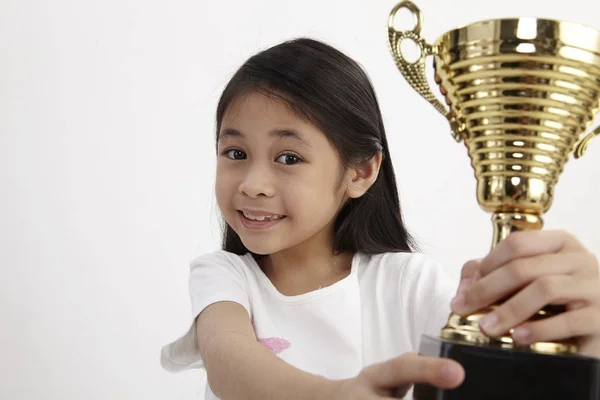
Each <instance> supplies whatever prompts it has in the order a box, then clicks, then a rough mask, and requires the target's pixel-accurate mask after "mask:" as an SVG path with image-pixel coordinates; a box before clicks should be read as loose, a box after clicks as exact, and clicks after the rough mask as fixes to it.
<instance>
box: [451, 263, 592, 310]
mask: <svg viewBox="0 0 600 400" xmlns="http://www.w3.org/2000/svg"><path fill="white" fill-rule="evenodd" d="M589 262H590V259H589V256H588V254H587V253H559V254H544V255H539V256H535V257H527V258H519V259H516V260H512V261H510V262H509V263H508V264H506V265H504V266H502V267H501V268H498V269H496V270H494V271H492V272H490V273H489V274H487V275H486V276H484V277H482V278H480V279H478V280H477V281H476V282H472V281H471V282H470V281H468V280H467V281H464V282H463V283H461V285H462V286H461V288H460V289H459V292H460V293H457V297H456V298H455V299H454V300H453V301H452V310H453V311H454V312H455V313H457V314H460V315H466V314H469V313H472V312H474V311H477V310H480V309H482V308H483V307H486V306H488V305H490V304H492V303H494V302H496V301H498V300H501V299H504V298H506V297H507V296H509V295H511V294H513V293H514V292H515V291H517V290H519V289H521V288H523V287H524V286H526V285H528V284H529V283H531V282H533V281H535V280H536V279H540V278H541V277H544V276H552V275H570V274H574V273H576V272H579V271H583V272H582V273H580V274H579V273H578V277H579V278H580V279H586V278H587V277H589V278H594V275H593V274H592V273H588V272H587V270H586V268H585V266H586V265H587V264H588V263H589ZM465 284H466V286H465Z"/></svg>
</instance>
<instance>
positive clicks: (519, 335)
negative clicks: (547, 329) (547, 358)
mask: <svg viewBox="0 0 600 400" xmlns="http://www.w3.org/2000/svg"><path fill="white" fill-rule="evenodd" d="M530 336H531V331H530V330H529V329H527V328H525V327H523V326H520V327H518V328H515V330H513V333H512V337H513V339H514V340H516V341H517V342H520V343H527V342H529V337H530Z"/></svg>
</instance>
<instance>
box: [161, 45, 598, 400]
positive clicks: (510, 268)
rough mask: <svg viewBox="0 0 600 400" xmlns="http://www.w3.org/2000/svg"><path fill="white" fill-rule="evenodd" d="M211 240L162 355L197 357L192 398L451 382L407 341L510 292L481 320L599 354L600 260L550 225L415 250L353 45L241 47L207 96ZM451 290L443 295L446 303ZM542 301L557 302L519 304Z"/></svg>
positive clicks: (452, 377) (446, 368)
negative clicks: (449, 250) (213, 215)
mask: <svg viewBox="0 0 600 400" xmlns="http://www.w3.org/2000/svg"><path fill="white" fill-rule="evenodd" d="M216 147H217V152H218V159H217V178H216V196H217V202H218V205H219V208H220V211H221V213H222V215H223V218H224V220H225V230H224V237H223V250H222V251H217V252H214V253H211V254H207V255H204V256H201V257H198V258H196V259H195V260H194V261H193V262H192V264H191V272H190V280H189V284H190V295H191V301H192V308H193V321H194V322H193V324H192V326H191V328H190V330H189V331H188V332H187V334H186V335H185V336H183V337H182V338H180V339H179V340H177V341H175V342H174V343H171V344H170V345H168V346H165V348H164V349H163V353H162V364H163V366H164V367H165V368H166V369H168V370H170V371H181V370H184V369H189V368H205V369H206V371H207V376H208V386H207V390H206V399H207V400H210V399H217V398H221V399H227V400H228V399H261V400H262V399H340V400H341V399H345V400H347V399H380V398H390V397H393V396H397V397H403V396H404V395H407V394H408V395H409V396H410V391H411V390H410V385H411V384H412V383H414V382H428V383H430V384H433V385H436V386H438V387H443V388H452V387H456V386H458V385H460V383H461V382H462V380H463V378H464V371H463V370H462V368H461V366H460V365H459V364H458V363H456V362H454V361H452V360H448V359H440V358H429V357H423V356H419V355H417V354H416V353H415V351H417V350H418V346H419V341H420V338H421V335H423V334H430V335H433V336H439V332H440V329H441V328H442V326H443V325H444V324H445V323H446V321H447V318H448V315H449V313H450V311H451V310H450V304H452V309H453V310H454V311H455V312H457V313H459V314H465V313H470V312H472V311H475V310H477V309H480V308H482V307H484V306H486V305H488V304H490V303H493V302H495V301H496V300H498V299H502V298H505V297H506V296H507V295H510V294H511V293H515V294H514V295H512V296H511V297H510V298H509V300H508V301H506V302H505V303H504V304H503V305H502V306H501V307H499V308H498V309H497V311H496V312H494V313H493V314H489V315H488V316H487V319H485V321H484V322H482V329H483V330H484V331H485V332H486V333H488V334H489V335H492V336H493V335H499V334H502V333H504V332H507V331H508V330H509V329H511V328H514V327H517V329H516V330H515V331H514V337H515V340H517V341H520V342H522V343H528V342H533V341H544V340H557V339H564V338H567V337H577V338H578V344H579V350H580V352H581V353H582V354H586V355H590V356H596V357H600V279H599V273H598V270H599V268H598V261H597V259H596V258H595V257H594V256H593V255H592V254H591V253H589V252H588V251H587V250H586V249H584V248H583V247H582V245H581V244H580V243H579V242H578V241H577V240H576V239H575V238H573V237H572V236H571V235H569V234H566V233H564V232H526V233H518V234H513V235H511V237H510V238H508V239H507V240H505V241H504V242H502V243H501V244H500V245H499V246H497V247H496V248H495V249H494V250H493V251H492V252H491V253H490V254H489V255H488V256H487V257H486V258H485V259H483V260H481V261H471V262H468V263H467V264H466V265H465V267H464V268H463V273H462V284H461V285H460V286H459V289H458V294H457V296H456V297H455V298H454V299H453V300H452V298H453V297H454V295H455V294H456V293H457V290H456V289H457V282H453V281H452V279H450V278H449V277H448V276H447V275H446V274H445V272H444V270H443V269H442V268H440V267H439V266H438V265H436V264H435V263H434V262H433V261H432V260H430V259H429V258H427V257H425V256H423V255H421V254H418V253H415V252H413V251H414V248H415V247H414V243H413V241H412V239H411V237H410V235H409V234H408V233H407V230H406V227H405V226H404V223H403V220H402V215H401V212H400V203H399V200H398V193H397V190H396V181H395V176H394V169H393V167H392V160H391V157H390V151H389V148H388V144H387V140H386V135H385V131H384V127H383V123H382V117H381V113H380V110H379V106H378V103H377V99H376V96H375V93H374V91H373V88H372V87H371V84H370V82H369V79H368V77H367V76H366V74H365V73H364V72H363V70H362V69H361V68H360V67H359V66H358V65H357V63H355V62H354V61H353V60H351V59H349V58H348V57H346V56H345V55H344V54H342V53H340V52H339V51H337V50H335V49H333V48H331V47H330V46H328V45H325V44H323V43H320V42H317V41H314V40H309V39H300V40H295V41H290V42H286V43H282V44H280V45H278V46H275V47H272V48H270V49H268V50H266V51H263V52H261V53H259V54H257V55H255V56H253V57H252V58H250V59H249V60H248V61H247V62H246V63H245V64H244V65H243V66H242V67H241V68H240V69H239V70H238V71H237V73H236V74H235V75H234V76H233V78H232V79H231V81H230V82H229V84H228V85H227V87H226V88H225V91H224V92H223V94H222V97H221V99H220V101H219V104H218V108H217V146H216ZM451 300H452V303H451ZM546 304H565V305H566V306H567V310H568V311H567V312H565V313H563V314H561V315H559V316H556V317H554V318H551V319H547V320H545V321H541V322H536V323H528V322H524V321H526V320H527V319H528V318H529V317H530V316H531V315H533V314H534V313H535V312H536V310H538V309H540V308H542V307H543V306H544V305H546Z"/></svg>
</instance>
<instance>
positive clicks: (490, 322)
mask: <svg viewBox="0 0 600 400" xmlns="http://www.w3.org/2000/svg"><path fill="white" fill-rule="evenodd" d="M497 323H498V315H497V314H496V313H494V312H491V313H489V314H488V315H486V316H485V317H483V318H481V320H480V321H479V326H480V327H481V329H483V330H484V331H489V330H491V329H493V328H494V326H496V324H497Z"/></svg>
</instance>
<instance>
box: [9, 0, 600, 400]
mask: <svg viewBox="0 0 600 400" xmlns="http://www.w3.org/2000/svg"><path fill="white" fill-rule="evenodd" d="M417 3H418V5H419V6H420V7H421V9H422V10H423V13H424V17H425V25H424V29H423V34H424V36H425V37H426V38H428V40H429V41H431V42H432V41H434V39H435V38H437V36H439V35H440V34H442V33H443V32H445V31H447V30H449V29H452V28H454V27H457V26H459V25H462V24H465V23H468V22H472V21H476V20H480V19H488V18H493V17H505V16H521V15H525V16H545V17H550V18H557V19H567V20H573V21H578V22H582V23H585V24H588V25H591V26H596V27H599V28H600V23H599V22H598V19H597V16H598V11H600V10H599V8H600V6H599V5H598V3H597V2H589V1H587V0H571V1H569V2H548V1H546V0H535V1H533V0H532V1H523V0H503V1H498V2H481V1H479V0H455V1H433V0H421V1H418V2H417ZM394 4H395V0H377V1H375V0H345V1H341V0H336V1H333V0H303V1H288V0H254V1H237V0H236V1H233V0H229V1H205V0H195V1H191V0H171V1H158V0H105V1H92V0H54V1H43V0H2V1H0V190H1V192H0V268H1V269H0V271H1V275H0V398H1V399H6V400H33V399H42V398H43V399H47V400H65V399H69V400H71V399H74V400H75V399H77V400H78V399H86V400H108V399H110V400H128V399H145V400H159V399H161V400H162V399H172V400H191V399H202V397H203V396H202V393H203V390H204V389H203V386H204V377H203V374H202V373H201V372H198V371H197V372H186V373H182V374H177V375H172V374H169V373H167V372H164V371H163V370H162V369H161V368H160V365H159V352H160V348H161V346H162V345H163V344H165V343H166V342H168V341H170V340H173V339H175V338H176V337H178V336H179V335H180V334H182V333H183V332H184V331H185V330H186V329H187V327H188V326H189V323H190V321H189V316H190V306H189V300H188V293H187V274H188V262H189V261H190V259H191V257H192V254H193V253H194V252H196V251H200V252H205V251H212V250H214V249H216V248H217V247H218V246H219V230H218V224H217V223H218V210H217V209H216V206H215V204H214V197H213V193H212V192H213V173H214V167H213V163H214V159H215V157H214V113H215V106H216V102H217V100H218V96H219V95H220V91H221V90H222V88H223V86H224V84H225V83H226V81H227V80H228V78H229V77H230V76H231V75H232V74H233V72H234V71H235V69H236V68H237V67H238V66H239V65H240V64H241V63H242V62H243V61H244V60H245V59H246V58H247V57H249V56H250V55H252V54H253V53H255V52H256V51H259V50H261V49H265V48H267V47H268V46H270V45H273V44H276V43H278V42H280V41H283V40H286V39H290V38H293V37H297V36H310V37H313V38H317V39H321V40H325V41H327V42H329V43H331V44H333V45H335V46H337V47H338V48H340V49H341V50H342V51H344V52H346V53H347V54H349V55H350V56H351V57H353V58H355V59H356V60H358V61H359V62H360V63H361V64H362V65H363V66H364V68H365V69H366V70H367V72H368V73H369V75H370V76H371V78H372V80H373V83H374V85H375V88H376V91H377V93H378V96H379V98H380V102H381V107H382V110H383V114H384V119H385V122H386V125H387V132H388V135H389V141H390V145H391V147H392V155H393V157H394V163H395V166H396V171H397V176H398V181H399V188H400V192H401V200H402V205H403V208H404V213H405V217H406V221H407V224H408V226H409V227H410V229H411V230H412V232H413V233H414V234H415V235H416V237H417V238H418V239H419V241H420V244H421V247H422V249H423V251H425V252H427V253H429V254H431V255H433V256H434V257H436V258H437V259H439V260H440V261H441V262H443V263H444V264H445V265H446V266H447V267H448V268H449V269H450V270H451V271H453V272H454V273H458V271H459V270H460V267H461V266H462V264H463V263H464V261H466V260H467V259H470V258H473V257H479V256H482V255H485V253H486V252H487V251H488V248H489V244H490V238H491V225H490V222H489V216H488V215H487V214H485V213H483V212H482V211H480V209H479V207H478V205H477V203H476V200H475V180H474V178H473V173H472V171H471V167H470V164H469V159H468V157H467V155H466V151H465V148H464V146H463V145H462V144H460V145H459V144H456V143H455V142H454V141H453V140H452V139H451V137H450V134H449V130H448V128H447V125H446V122H445V121H444V119H443V118H442V117H441V116H439V115H438V114H437V112H436V111H435V110H434V109H433V108H432V107H431V106H430V105H429V104H427V103H426V102H425V100H423V99H421V98H420V97H419V96H418V95H417V94H416V93H414V92H413V91H412V89H410V88H409V86H408V85H407V84H406V83H405V82H404V80H403V78H402V77H401V75H400V73H399V72H398V71H397V69H396V67H395V65H394V62H393V60H392V58H391V56H390V53H389V50H388V47H387V39H386V29H385V27H386V20H387V15H388V13H389V11H390V9H391V8H392V7H393V5H394ZM598 176H600V138H599V139H597V140H596V141H595V142H592V143H591V145H590V148H589V151H588V154H587V156H586V157H584V158H583V159H581V160H572V161H571V162H570V163H569V164H568V165H567V168H566V170H565V172H564V173H563V176H562V177H561V181H560V183H559V184H558V186H557V188H556V189H557V190H556V197H555V203H554V206H553V208H552V209H551V211H550V212H549V213H548V214H547V215H546V227H547V228H565V229H568V230H570V231H572V232H574V233H576V234H577V235H578V236H579V238H580V239H581V240H582V241H583V243H584V244H586V245H587V246H588V247H589V248H590V249H592V250H593V251H595V252H596V253H600V227H599V226H600V208H599V207H598V198H599V197H600V189H599V186H598Z"/></svg>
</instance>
